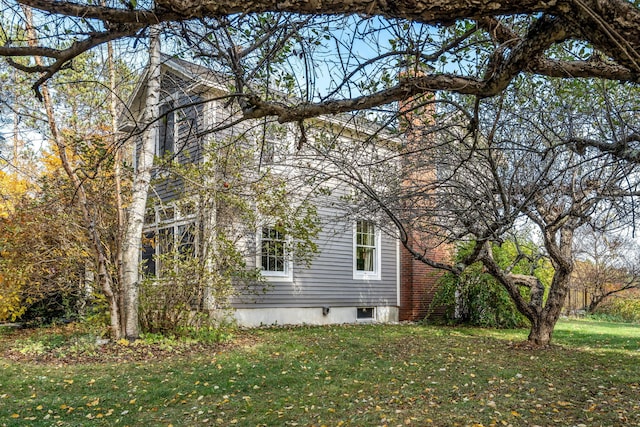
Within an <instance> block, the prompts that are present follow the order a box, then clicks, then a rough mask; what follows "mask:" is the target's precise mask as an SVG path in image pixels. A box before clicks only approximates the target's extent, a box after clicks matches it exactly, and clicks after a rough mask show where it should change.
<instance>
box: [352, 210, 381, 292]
mask: <svg viewBox="0 0 640 427" xmlns="http://www.w3.org/2000/svg"><path fill="white" fill-rule="evenodd" d="M353 252H354V254H353V258H354V261H353V264H354V269H353V270H354V271H353V278H354V279H374V280H379V279H380V233H379V232H378V230H377V229H376V226H375V224H374V223H373V222H371V221H364V220H359V221H356V225H355V230H354V242H353Z"/></svg>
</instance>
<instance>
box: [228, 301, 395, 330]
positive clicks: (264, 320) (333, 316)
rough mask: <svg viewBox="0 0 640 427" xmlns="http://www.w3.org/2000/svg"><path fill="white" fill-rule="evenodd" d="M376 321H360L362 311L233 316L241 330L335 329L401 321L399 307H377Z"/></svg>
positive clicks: (248, 311)
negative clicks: (281, 327) (277, 327)
mask: <svg viewBox="0 0 640 427" xmlns="http://www.w3.org/2000/svg"><path fill="white" fill-rule="evenodd" d="M374 308H375V310H374V315H373V318H372V319H358V307H303V308H238V309H235V310H234V311H233V313H232V316H233V317H234V318H235V320H236V321H237V323H238V325H239V326H245V327H257V326H270V325H303V324H305V325H331V324H340V323H367V322H369V323H371V322H376V323H389V322H397V321H398V315H399V312H398V307H392V306H379V307H374Z"/></svg>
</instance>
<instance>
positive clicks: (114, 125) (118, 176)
mask: <svg viewBox="0 0 640 427" xmlns="http://www.w3.org/2000/svg"><path fill="white" fill-rule="evenodd" d="M107 67H108V69H109V91H110V96H109V101H110V102H109V112H110V115H111V129H112V132H113V138H112V140H111V145H112V146H113V153H114V154H113V155H114V168H113V179H114V180H115V186H116V192H115V199H116V215H117V216H118V218H117V220H118V225H117V226H118V229H117V230H116V242H115V245H116V248H115V251H116V274H117V277H118V287H119V288H120V289H119V292H116V294H117V299H118V305H119V306H120V307H124V299H123V292H122V290H121V289H122V283H123V280H122V237H123V233H124V221H125V215H124V205H123V201H122V147H120V142H119V140H118V107H117V105H118V96H117V94H116V66H115V63H114V55H113V44H112V43H111V42H109V43H107ZM118 315H119V318H120V320H119V322H120V334H122V333H124V330H123V328H122V325H124V320H125V319H124V313H123V310H119V313H118Z"/></svg>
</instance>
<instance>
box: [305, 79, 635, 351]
mask: <svg viewBox="0 0 640 427" xmlns="http://www.w3.org/2000/svg"><path fill="white" fill-rule="evenodd" d="M562 90H563V85H562V84H561V83H560V82H557V81H554V82H544V81H538V82H536V84H535V85H527V84H521V85H520V86H519V87H518V92H517V93H514V94H504V95H502V96H500V97H497V98H495V99H492V100H486V101H484V102H482V103H480V104H475V105H474V102H473V101H472V102H471V103H470V104H471V105H470V107H469V108H464V105H465V104H464V100H460V102H458V103H455V102H453V101H451V100H449V101H446V100H435V99H434V98H430V97H425V98H415V99H414V100H413V107H411V108H410V109H409V111H410V112H407V113H405V119H404V120H405V122H406V125H405V126H407V127H408V129H407V132H408V133H409V137H408V142H405V144H404V145H401V146H400V147H399V148H398V149H396V150H391V151H389V152H387V153H386V154H384V155H382V156H381V155H380V153H381V151H380V150H378V151H376V153H377V156H378V157H375V156H366V155H364V154H363V153H364V151H365V150H363V149H362V147H360V149H359V150H356V151H354V152H351V151H349V152H345V150H344V145H341V144H339V143H334V144H325V145H324V146H320V147H317V150H318V152H320V153H321V154H322V155H323V156H325V157H327V158H330V159H332V160H331V162H332V163H333V164H334V165H336V166H337V169H338V170H337V171H335V172H334V175H335V177H338V178H339V179H342V180H344V181H346V182H350V183H352V185H353V186H354V187H355V188H357V189H358V190H359V192H360V194H361V195H364V196H365V197H363V198H361V199H360V200H361V204H360V208H361V209H365V210H369V211H372V210H373V211H377V212H378V213H380V214H383V215H386V216H389V217H391V219H392V220H393V222H394V223H395V224H396V225H397V227H398V230H399V231H398V232H397V236H398V238H399V239H400V240H401V242H402V243H403V244H404V245H405V246H406V247H407V249H409V251H410V252H411V253H412V254H413V256H414V257H415V258H417V259H420V260H422V261H423V262H425V263H427V264H429V265H431V266H433V267H436V268H441V269H444V270H448V271H450V272H453V273H460V272H462V271H463V270H464V269H465V268H466V267H467V266H468V265H471V264H472V263H474V262H481V263H482V264H483V265H484V268H485V269H486V271H487V272H489V273H490V274H491V275H493V276H494V277H495V278H496V280H497V281H498V282H499V283H500V284H501V285H502V286H503V287H504V288H505V289H506V290H507V292H508V293H509V295H510V297H511V299H512V300H513V302H514V304H515V306H516V307H517V309H518V310H519V311H520V312H521V313H522V314H523V315H524V316H525V317H527V318H528V319H529V321H530V323H531V331H530V334H529V342H530V343H531V344H532V345H535V346H544V345H548V343H549V342H550V340H551V337H552V333H553V329H554V326H555V324H556V322H557V320H558V318H559V316H560V314H561V309H562V306H563V304H564V301H565V297H566V294H567V290H568V288H569V280H570V278H571V274H572V272H573V270H574V252H573V247H574V243H575V235H576V232H578V231H579V230H580V229H581V228H584V227H585V226H587V225H588V226H592V227H599V228H601V229H606V228H609V227H611V226H616V227H620V226H622V225H623V224H628V223H629V222H628V221H629V220H630V219H631V218H633V215H634V210H635V204H634V203H633V198H634V197H635V195H636V194H637V191H638V186H639V185H640V181H639V180H638V171H637V166H636V165H635V164H634V163H630V162H627V161H624V160H620V159H618V158H617V157H615V156H612V155H610V154H606V153H602V152H600V151H599V150H596V149H591V148H585V149H584V151H581V153H578V152H576V150H575V147H574V146H573V145H572V144H569V143H567V141H568V140H570V139H571V138H570V137H571V135H574V134H580V133H582V132H586V133H588V134H590V135H591V136H592V137H593V138H594V140H595V139H597V140H601V141H605V140H607V138H610V137H611V136H610V127H609V126H605V125H603V126H602V127H600V128H599V127H597V126H595V125H594V123H598V120H602V121H603V123H604V122H606V120H609V122H611V118H612V116H611V115H610V113H611V111H609V112H607V111H602V110H599V106H598V103H597V102H596V100H597V99H599V97H598V96H597V92H589V91H585V92H583V95H584V96H587V97H589V99H590V101H591V102H590V103H586V102H584V100H583V102H582V105H584V111H576V110H571V109H567V108H565V105H564V104H563V103H562V102H560V101H561V97H560V98H559V97H558V94H561V93H562ZM534 92H541V93H544V94H545V98H544V99H538V100H536V99H535V97H533V96H532V95H533V93H534ZM434 102H438V103H439V104H440V106H439V107H437V108H436V109H435V110H431V114H430V115H429V110H428V109H426V110H425V106H428V105H430V104H433V103H434ZM468 110H469V111H470V112H467V111H468ZM587 110H588V112H587ZM474 112H475V113H476V114H475V116H474ZM425 114H427V116H426V117H425ZM416 115H417V117H424V118H423V119H422V121H420V120H417V119H416ZM441 116H444V117H446V119H445V118H444V117H441ZM617 117H621V116H620V115H618V116H617ZM474 121H478V123H479V124H478V126H477V127H476V126H475V125H473V124H472V123H473V122H474ZM470 124H471V126H469V125H470ZM609 124H611V123H609ZM616 129H617V127H616ZM394 159H395V162H396V163H399V164H401V165H402V172H403V174H402V175H401V176H402V177H403V179H402V181H401V182H398V179H397V178H395V179H394V176H398V171H399V170H401V168H400V166H398V167H397V168H395V169H394V168H392V167H391V165H392V164H393V162H394ZM399 159H403V160H404V161H402V162H398V160H399ZM363 170H365V171H366V173H365V174H363V173H362V171H363ZM394 182H396V185H395V186H394V185H390V184H392V183H394ZM372 201H373V202H374V204H372ZM348 202H349V203H351V204H353V200H348ZM523 228H529V229H530V230H531V232H530V233H529V234H528V235H527V238H534V239H535V241H537V242H539V243H540V245H541V247H542V248H543V252H542V253H541V254H540V255H542V256H544V257H547V258H548V259H549V261H550V262H551V265H552V266H553V271H554V274H553V278H552V280H551V284H550V285H549V286H548V289H545V285H544V284H543V283H542V281H541V280H540V278H539V277H537V276H536V274H535V272H534V271H531V272H530V273H529V274H522V273H519V274H515V273H513V271H512V269H513V267H514V266H515V265H516V264H517V263H518V262H519V261H520V260H521V259H522V257H531V256H532V255H531V254H527V252H526V251H521V252H520V253H519V254H518V256H517V257H516V259H515V260H514V261H513V263H512V264H511V265H507V266H505V265H504V263H500V262H499V261H498V260H497V259H495V253H494V250H493V247H495V246H494V245H496V244H497V245H500V244H501V243H502V242H503V241H504V240H506V239H507V238H509V239H510V240H515V242H516V245H517V244H518V240H517V236H518V235H522V234H523V233H521V232H520V233H518V232H517V231H518V230H520V229H523ZM416 231H418V233H416ZM416 236H422V238H418V239H416V238H415V237H416ZM460 241H469V242H471V244H472V245H474V246H473V247H474V249H473V250H471V251H470V254H469V256H468V257H467V259H464V260H462V262H460V263H458V264H451V263H450V262H449V263H447V262H443V260H436V259H434V258H433V257H431V256H430V254H431V253H433V249H434V248H436V247H438V245H447V244H452V243H455V242H460ZM531 265H536V263H535V262H532V263H531Z"/></svg>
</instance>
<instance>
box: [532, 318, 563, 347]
mask: <svg viewBox="0 0 640 427" xmlns="http://www.w3.org/2000/svg"><path fill="white" fill-rule="evenodd" d="M557 320H558V319H552V318H536V319H534V320H532V321H531V330H530V331H529V337H528V338H527V341H528V342H529V343H530V344H532V345H533V346H535V347H546V346H548V345H549V344H550V343H551V336H552V335H553V329H554V327H555V326H556V322H557Z"/></svg>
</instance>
